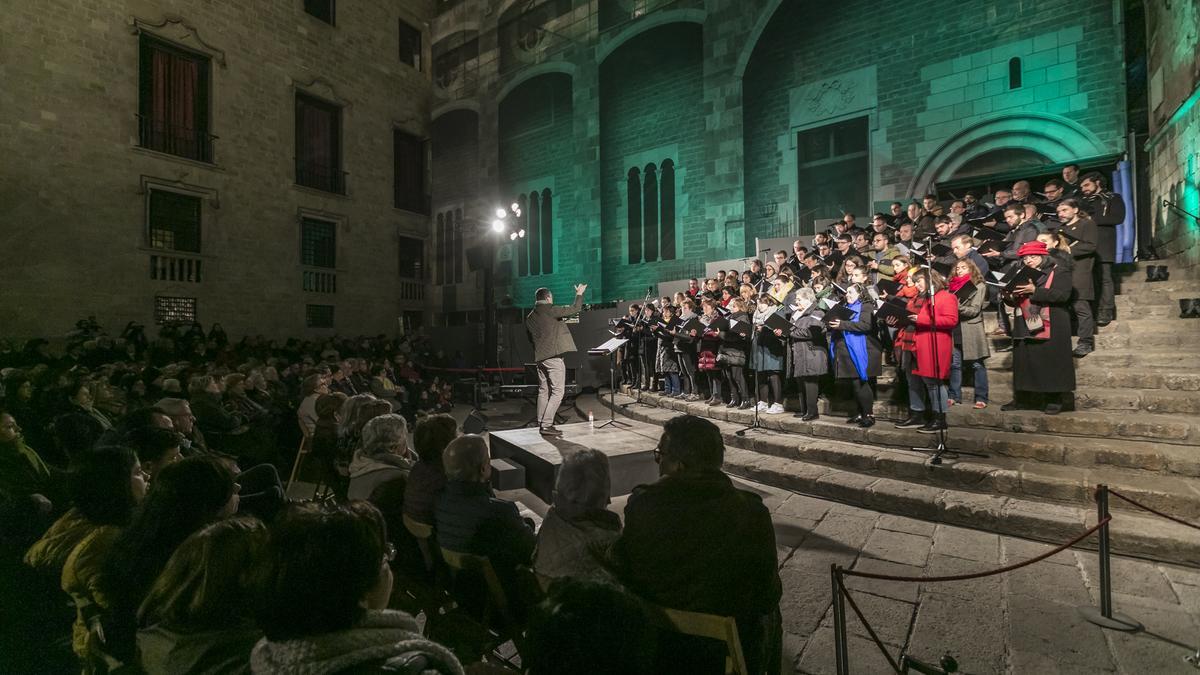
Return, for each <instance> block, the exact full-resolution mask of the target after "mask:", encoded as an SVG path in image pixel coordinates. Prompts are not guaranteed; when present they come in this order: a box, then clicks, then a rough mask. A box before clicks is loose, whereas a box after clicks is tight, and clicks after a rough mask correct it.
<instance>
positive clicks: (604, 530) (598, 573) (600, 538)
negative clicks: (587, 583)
mask: <svg viewBox="0 0 1200 675" xmlns="http://www.w3.org/2000/svg"><path fill="white" fill-rule="evenodd" d="M611 488H612V479H611V478H610V476H609V469H608V456H607V455H605V454H604V453H603V452H600V451H599V450H592V449H590V448H589V449H584V450H579V451H577V452H573V453H571V454H569V455H567V456H566V457H564V458H563V463H562V466H561V467H560V468H559V470H558V481H557V482H556V483H555V485H554V505H553V506H551V507H550V511H549V512H548V513H547V514H546V519H545V520H544V521H543V522H542V527H541V529H540V530H539V531H538V537H537V548H536V550H535V551H534V554H533V570H534V572H536V573H537V574H538V575H540V576H542V577H548V578H559V577H573V578H578V579H594V580H607V579H609V578H610V575H609V573H608V571H607V570H606V569H605V568H604V567H603V565H602V564H601V563H602V561H603V560H604V559H605V558H606V557H607V553H608V547H609V546H611V545H612V542H613V541H615V540H616V538H617V535H619V534H620V533H621V518H620V517H619V516H617V514H615V513H613V512H612V511H609V510H608V509H607V508H605V507H606V506H608V503H609V501H610V500H609V492H610V490H611Z"/></svg>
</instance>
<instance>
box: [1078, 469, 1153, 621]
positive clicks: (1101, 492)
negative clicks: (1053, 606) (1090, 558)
mask: <svg viewBox="0 0 1200 675" xmlns="http://www.w3.org/2000/svg"><path fill="white" fill-rule="evenodd" d="M1096 517H1097V518H1098V519H1099V520H1097V521H1096V522H1099V523H1103V524H1102V525H1101V526H1100V531H1099V532H1098V533H1097V534H1098V535H1099V538H1100V540H1099V544H1100V551H1099V553H1098V556H1099V563H1100V565H1099V566H1100V609H1099V610H1097V609H1096V608H1095V607H1094V606H1092V605H1087V606H1085V607H1080V608H1079V613H1080V614H1082V615H1083V618H1085V619H1087V620H1088V621H1090V622H1091V623H1094V624H1096V625H1097V626H1100V627H1101V628H1111V629H1112V630H1122V631H1137V630H1141V629H1142V624H1140V623H1138V622H1137V621H1134V620H1133V619H1131V618H1129V617H1127V616H1125V615H1124V614H1118V613H1114V612H1113V607H1112V561H1111V548H1110V547H1111V542H1110V539H1109V525H1110V524H1111V523H1107V522H1105V520H1106V519H1108V517H1109V513H1108V486H1107V485H1097V486H1096Z"/></svg>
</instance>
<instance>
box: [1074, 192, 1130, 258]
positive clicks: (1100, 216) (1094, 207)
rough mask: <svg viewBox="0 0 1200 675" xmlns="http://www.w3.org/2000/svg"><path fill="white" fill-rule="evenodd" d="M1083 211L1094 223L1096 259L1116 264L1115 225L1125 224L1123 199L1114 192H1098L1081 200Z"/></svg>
mask: <svg viewBox="0 0 1200 675" xmlns="http://www.w3.org/2000/svg"><path fill="white" fill-rule="evenodd" d="M1082 201H1083V209H1084V210H1085V211H1087V212H1088V214H1089V215H1091V217H1092V221H1093V222H1095V223H1096V229H1097V238H1096V257H1098V258H1099V259H1100V262H1106V263H1111V262H1116V259H1117V225H1120V224H1121V223H1123V222H1125V199H1124V198H1123V197H1121V195H1119V194H1117V193H1115V192H1100V193H1098V194H1094V195H1088V196H1086V197H1084V198H1083V200H1082Z"/></svg>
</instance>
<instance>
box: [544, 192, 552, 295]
mask: <svg viewBox="0 0 1200 675" xmlns="http://www.w3.org/2000/svg"><path fill="white" fill-rule="evenodd" d="M553 272H554V202H553V199H552V196H551V194H550V188H546V189H545V190H542V274H551V273H553Z"/></svg>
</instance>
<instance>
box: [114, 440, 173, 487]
mask: <svg viewBox="0 0 1200 675" xmlns="http://www.w3.org/2000/svg"><path fill="white" fill-rule="evenodd" d="M182 440H183V437H182V436H180V435H179V433H178V432H175V431H169V430H167V429H160V428H158V427H143V428H141V429H135V430H133V431H130V432H129V433H128V434H126V435H125V443H126V445H128V446H129V447H131V448H133V450H134V452H136V453H137V456H138V461H139V462H141V464H142V470H143V471H145V472H146V475H147V476H149V478H150V482H151V483H153V482H154V477H155V476H157V475H158V472H159V471H162V469H163V468H164V467H166V466H169V465H171V464H174V463H175V462H178V461H179V460H181V459H183V455H182V453H181V452H180V444H181V442H182Z"/></svg>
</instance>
